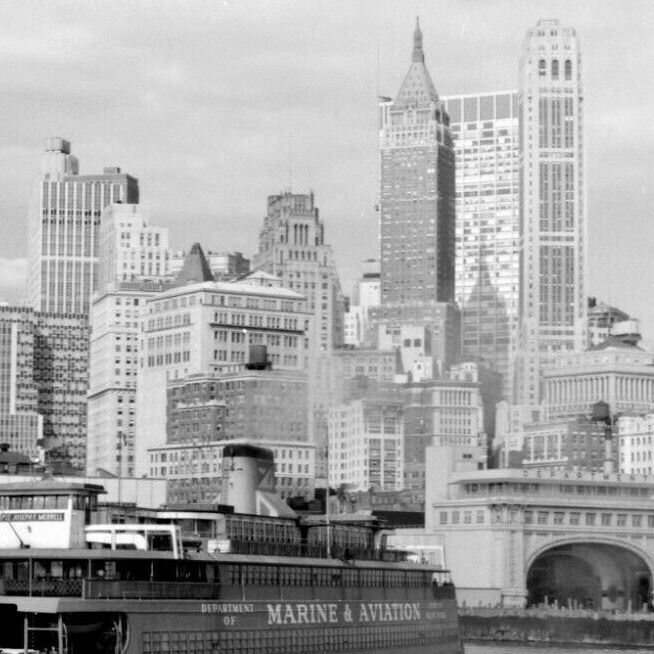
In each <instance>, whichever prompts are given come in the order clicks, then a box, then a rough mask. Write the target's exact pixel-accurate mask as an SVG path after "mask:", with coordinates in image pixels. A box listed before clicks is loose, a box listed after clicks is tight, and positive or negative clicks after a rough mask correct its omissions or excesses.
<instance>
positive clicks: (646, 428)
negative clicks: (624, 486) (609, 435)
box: [615, 413, 654, 475]
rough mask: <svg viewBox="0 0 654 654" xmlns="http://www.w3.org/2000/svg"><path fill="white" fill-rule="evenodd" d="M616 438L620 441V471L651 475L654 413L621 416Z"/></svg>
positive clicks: (629, 473) (653, 448) (653, 446)
mask: <svg viewBox="0 0 654 654" xmlns="http://www.w3.org/2000/svg"><path fill="white" fill-rule="evenodd" d="M615 436H616V438H617V439H618V442H619V453H620V454H619V462H618V463H619V465H618V470H619V471H620V472H623V473H626V474H628V475H631V474H643V475H651V474H652V467H653V466H654V463H653V462H652V457H653V455H652V452H654V445H652V436H654V413H647V414H645V415H641V416H620V417H619V418H618V420H617V422H616V434H615Z"/></svg>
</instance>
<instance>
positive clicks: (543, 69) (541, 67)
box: [538, 59, 547, 77]
mask: <svg viewBox="0 0 654 654" xmlns="http://www.w3.org/2000/svg"><path fill="white" fill-rule="evenodd" d="M546 74H547V64H546V63H545V59H541V60H540V61H539V62H538V75H539V76H540V77H545V75H546Z"/></svg>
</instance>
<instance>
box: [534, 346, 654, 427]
mask: <svg viewBox="0 0 654 654" xmlns="http://www.w3.org/2000/svg"><path fill="white" fill-rule="evenodd" d="M599 401H603V402H606V403H607V404H608V405H609V407H610V410H611V413H612V414H624V413H635V414H640V413H650V412H652V411H654V359H653V358H652V355H651V354H649V353H648V352H645V351H644V350H642V349H641V348H640V347H638V345H636V344H634V343H633V342H625V341H623V340H621V339H620V338H618V337H617V336H610V337H609V338H608V339H607V340H605V341H603V343H601V344H600V345H596V346H593V347H590V348H588V349H587V350H585V351H584V352H579V353H576V354H568V355H565V356H561V357H559V358H558V360H557V362H556V364H555V365H553V366H552V367H551V368H549V369H545V372H544V378H543V405H542V406H543V412H542V413H543V417H544V419H545V420H558V419H561V418H577V417H580V416H588V415H590V412H591V407H592V405H593V404H595V403H596V402H599Z"/></svg>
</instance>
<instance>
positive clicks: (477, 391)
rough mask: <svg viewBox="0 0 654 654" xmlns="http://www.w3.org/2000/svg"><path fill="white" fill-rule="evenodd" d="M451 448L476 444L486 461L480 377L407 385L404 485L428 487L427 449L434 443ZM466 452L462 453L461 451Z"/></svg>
mask: <svg viewBox="0 0 654 654" xmlns="http://www.w3.org/2000/svg"><path fill="white" fill-rule="evenodd" d="M434 444H437V445H441V446H448V447H449V448H451V449H452V451H455V450H458V449H460V448H464V449H465V450H466V452H465V454H466V456H467V448H470V447H474V448H476V451H477V454H476V457H475V460H476V461H479V462H481V463H482V464H483V467H486V465H487V438H486V434H485V433H484V406H483V401H482V395H481V388H480V384H479V383H478V382H477V381H462V380H458V379H438V380H432V381H425V382H413V383H410V384H407V385H406V387H405V388H404V488H407V489H411V490H420V489H424V488H425V475H426V469H425V452H426V449H427V447H429V446H431V445H434ZM461 456H463V454H462V455H461Z"/></svg>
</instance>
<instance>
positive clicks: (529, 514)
mask: <svg viewBox="0 0 654 654" xmlns="http://www.w3.org/2000/svg"><path fill="white" fill-rule="evenodd" d="M533 521H534V512H533V511H525V524H526V525H530V524H532V523H533Z"/></svg>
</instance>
